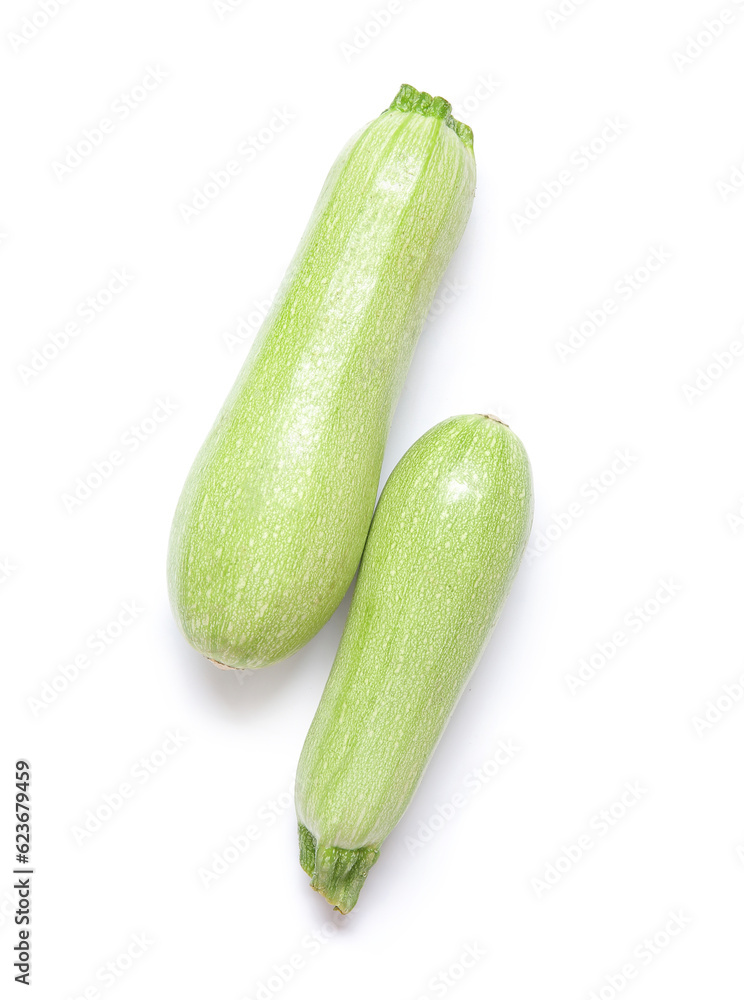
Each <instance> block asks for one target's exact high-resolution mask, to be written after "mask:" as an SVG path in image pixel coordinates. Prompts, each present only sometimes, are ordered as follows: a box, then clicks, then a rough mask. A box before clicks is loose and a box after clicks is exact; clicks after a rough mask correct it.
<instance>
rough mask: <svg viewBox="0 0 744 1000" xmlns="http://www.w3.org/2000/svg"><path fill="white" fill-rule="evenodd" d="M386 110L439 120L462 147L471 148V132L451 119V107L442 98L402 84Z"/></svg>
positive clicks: (460, 123) (468, 127)
mask: <svg viewBox="0 0 744 1000" xmlns="http://www.w3.org/2000/svg"><path fill="white" fill-rule="evenodd" d="M387 110H388V111H404V112H409V111H415V112H417V113H418V114H420V115H427V116H428V117H430V118H441V120H442V121H443V122H444V124H445V125H446V126H447V127H448V128H451V129H452V131H453V132H454V133H455V134H456V135H459V136H460V138H461V139H462V142H463V145H465V146H466V147H467V148H468V149H472V148H473V130H472V129H471V127H470V126H469V125H465V124H464V122H459V121H458V120H457V119H456V118H453V117H452V105H451V104H450V102H449V101H447V100H445V99H444V98H443V97H432V96H431V94H427V93H426V91H425V90H416V88H415V87H412V86H411V85H410V84H408V83H404V84H403V85H402V86H401V88H400V90H399V91H398V93H397V94H396V95H395V99H394V100H393V103H392V104H391V105H390V107H389V108H388V109H387Z"/></svg>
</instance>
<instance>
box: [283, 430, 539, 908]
mask: <svg viewBox="0 0 744 1000" xmlns="http://www.w3.org/2000/svg"><path fill="white" fill-rule="evenodd" d="M532 506H533V505H532V479H531V473H530V465H529V460H528V458H527V455H526V453H525V450H524V448H523V446H522V444H521V442H520V440H519V438H517V437H516V435H515V434H514V433H513V432H512V431H511V430H510V429H509V428H508V427H507V426H506V425H505V424H503V423H501V422H500V421H498V420H496V418H494V417H490V416H485V415H480V414H478V415H470V416H461V417H453V418H451V419H450V420H445V421H444V422H443V423H441V424H438V425H437V426H436V427H434V428H433V429H432V430H430V431H428V433H426V434H425V435H424V436H423V437H422V438H420V439H419V441H417V442H416V444H414V445H413V447H412V448H411V449H410V450H409V451H408V452H407V453H406V454H405V455H404V456H403V458H402V459H401V461H400V462H399V463H398V465H397V466H396V467H395V469H394V470H393V473H392V475H391V476H390V478H389V480H388V482H387V484H386V485H385V488H384V490H383V492H382V496H381V497H380V502H379V504H378V506H377V510H376V512H375V516H374V520H373V522H372V527H371V529H370V533H369V538H368V540H367V546H366V548H365V550H364V556H363V558H362V564H361V567H360V570H359V579H358V582H357V585H356V590H355V592H354V597H353V599H352V603H351V609H350V611H349V617H348V619H347V622H346V627H345V629H344V633H343V636H342V639H341V644H340V646H339V649H338V653H337V655H336V659H335V662H334V664H333V669H332V671H331V674H330V677H329V679H328V682H327V684H326V687H325V690H324V692H323V696H322V699H321V701H320V705H319V707H318V710H317V713H316V715H315V718H314V719H313V722H312V725H311V727H310V731H309V733H308V736H307V739H306V741H305V745H304V747H303V750H302V756H301V758H300V763H299V767H298V771H297V781H296V807H297V818H298V823H299V834H300V862H301V864H302V866H303V868H304V869H305V871H306V872H307V873H308V874H309V875H310V876H311V880H312V881H311V884H312V886H313V888H315V889H317V890H319V891H320V892H321V893H322V894H323V895H324V896H325V897H326V898H327V899H328V900H329V902H331V903H332V904H333V905H334V906H335V907H336V908H337V909H339V910H341V911H342V912H344V913H346V912H348V911H349V910H350V909H351V908H352V907H353V906H354V904H355V903H356V901H357V896H358V895H359V890H360V889H361V887H362V885H363V883H364V880H365V878H366V876H367V872H368V871H369V869H370V868H371V866H372V865H373V864H374V863H375V861H376V860H377V856H378V854H379V849H380V845H381V844H382V842H383V840H384V839H385V838H386V837H387V835H388V834H389V833H390V831H391V830H392V829H393V827H394V826H395V825H396V823H397V822H398V820H399V819H400V818H401V816H402V815H403V812H404V810H405V808H406V806H407V805H408V802H409V800H410V799H411V796H412V795H413V793H414V791H415V790H416V787H417V786H418V784H419V782H420V780H421V777H422V775H423V773H424V770H425V768H426V766H427V763H428V761H429V759H430V757H431V755H432V753H433V751H434V748H435V747H436V745H437V742H438V740H439V737H440V736H441V734H442V731H443V730H444V727H445V725H446V723H447V720H448V719H449V717H450V714H451V712H452V710H453V709H454V707H455V704H456V702H457V700H458V698H459V697H460V693H461V692H462V690H463V687H464V685H465V683H466V681H467V679H468V677H469V675H470V672H471V671H472V669H473V667H474V666H475V663H476V662H477V660H478V658H479V656H480V654H481V652H482V651H483V648H484V646H485V645H486V642H487V641H488V637H489V635H490V632H491V629H492V628H493V626H494V624H495V622H496V619H497V617H498V615H499V612H500V610H501V607H502V605H503V603H504V600H505V599H506V596H507V594H508V592H509V588H510V586H511V583H512V580H513V578H514V575H515V573H516V571H517V567H518V565H519V561H520V559H521V556H522V552H523V551H524V547H525V545H526V543H527V537H528V535H529V531H530V526H531V523H532Z"/></svg>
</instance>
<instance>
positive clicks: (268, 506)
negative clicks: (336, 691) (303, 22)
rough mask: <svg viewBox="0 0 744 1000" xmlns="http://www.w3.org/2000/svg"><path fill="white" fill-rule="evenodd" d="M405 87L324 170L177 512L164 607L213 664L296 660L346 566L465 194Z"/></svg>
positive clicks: (446, 148)
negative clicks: (303, 226) (291, 256)
mask: <svg viewBox="0 0 744 1000" xmlns="http://www.w3.org/2000/svg"><path fill="white" fill-rule="evenodd" d="M449 108H450V106H449V104H447V102H446V101H443V100H442V99H441V98H436V99H432V98H431V97H429V95H427V94H421V93H419V92H418V91H415V90H413V88H411V87H403V88H402V89H401V92H400V93H399V95H398V97H397V98H396V100H395V101H394V102H393V105H391V108H389V109H388V110H387V111H385V112H384V113H383V114H382V115H381V116H380V117H379V118H377V119H376V120H375V121H373V122H372V123H371V124H370V125H368V126H367V127H366V128H364V129H363V130H362V131H361V132H360V133H359V134H358V135H357V136H356V137H354V138H353V139H352V140H351V142H350V143H349V144H348V145H347V146H346V148H345V149H344V150H343V151H342V153H341V155H340V157H339V159H338V160H337V162H336V163H335V165H334V166H333V168H332V169H331V172H330V174H329V176H328V178H327V180H326V183H325V185H324V187H323V190H322V192H321V195H320V199H319V201H318V203H317V205H316V207H315V210H314V212H313V215H312V217H311V219H310V223H309V225H308V227H307V229H306V231H305V234H304V236H303V238H302V241H301V243H300V246H299V248H298V251H297V253H296V255H295V257H294V259H293V261H292V263H291V264H290V267H289V270H288V272H287V274H286V276H285V278H284V281H283V283H282V286H281V288H280V290H279V293H278V295H277V297H276V301H275V303H274V305H273V306H272V309H271V311H270V313H269V315H268V316H267V318H266V320H265V322H264V325H263V327H262V329H261V330H260V331H259V334H258V337H257V340H256V343H255V344H254V346H253V349H252V350H251V352H250V354H249V357H248V359H247V360H246V362H245V364H244V366H243V368H242V370H241V372H240V374H239V375H238V379H237V381H236V383H235V385H234V386H233V389H232V391H231V392H230V395H229V396H228V399H227V401H226V403H225V405H224V407H223V409H222V411H221V413H220V414H219V416H218V418H217V421H216V423H215V424H214V427H213V428H212V430H211V431H210V433H209V436H208V438H207V440H206V441H205V443H204V445H203V446H202V448H201V451H200V452H199V454H198V455H197V458H196V461H195V462H194V465H193V467H192V469H191V472H190V474H189V476H188V479H187V481H186V485H185V487H184V489H183V493H182V495H181V499H180V501H179V504H178V508H177V510H176V514H175V517H174V521H173V528H172V532H171V539H170V549H169V556H168V583H169V590H170V599H171V605H172V608H173V612H174V615H175V618H176V621H177V622H178V624H179V626H180V628H181V630H182V631H183V633H184V635H185V636H186V638H187V639H188V641H189V642H190V643H191V645H192V646H193V647H194V648H195V649H197V650H199V651H200V652H202V653H204V654H205V655H206V656H207V657H209V658H210V659H211V660H213V661H214V662H216V663H217V664H218V665H221V666H231V667H261V666H264V665H265V664H267V663H271V662H273V661H275V660H280V659H282V658H284V657H286V656H289V655H290V654H291V653H293V652H295V651H296V650H297V649H299V648H300V647H301V646H303V645H304V644H305V643H306V642H308V640H310V639H311V638H312V637H313V636H314V635H315V634H316V632H318V631H319V629H320V628H321V627H322V626H323V625H324V624H325V622H326V621H327V620H328V619H329V618H330V616H331V615H332V614H333V612H334V611H335V609H336V607H337V606H338V604H339V602H340V601H341V598H342V597H343V595H344V593H345V591H346V590H347V588H348V586H349V584H350V583H351V580H352V578H353V576H354V573H355V571H356V569H357V566H358V563H359V559H360V557H361V554H362V549H363V547H364V542H365V539H366V536H367V531H368V529H369V524H370V521H371V519H372V513H373V510H374V504H375V498H376V495H377V488H378V483H379V477H380V467H381V464H382V456H383V450H384V447H385V442H386V439H387V435H388V429H389V426H390V422H391V419H392V415H393V411H394V409H395V405H396V402H397V399H398V396H399V394H400V390H401V388H402V385H403V380H404V379H405V375H406V372H407V370H408V366H409V363H410V361H411V357H412V354H413V351H414V348H415V346H416V341H417V339H418V336H419V333H420V331H421V328H422V326H423V323H424V320H425V318H426V314H427V312H428V310H429V307H430V305H431V303H432V300H433V297H434V294H435V292H436V288H437V285H438V284H439V282H440V280H441V278H442V275H443V273H444V271H445V269H446V267H447V264H448V262H449V260H450V258H451V256H452V253H453V252H454V250H455V247H456V246H457V244H458V243H459V241H460V237H461V236H462V233H463V230H464V228H465V224H466V222H467V220H468V216H469V215H470V209H471V206H472V201H473V194H474V190H475V160H474V157H473V149H472V133H471V132H470V130H469V129H468V128H467V126H463V125H461V124H460V123H458V122H455V121H454V120H453V119H452V116H451V114H450V113H449Z"/></svg>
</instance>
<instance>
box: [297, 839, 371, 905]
mask: <svg viewBox="0 0 744 1000" xmlns="http://www.w3.org/2000/svg"><path fill="white" fill-rule="evenodd" d="M297 827H298V831H299V835H300V864H301V865H302V867H303V868H304V870H305V871H306V872H307V874H308V875H309V876H310V885H311V886H312V888H313V889H315V890H316V892H319V893H320V894H321V895H322V896H325V898H326V899H327V900H328V902H329V903H332V904H333V906H334V908H335V909H337V910H340V911H341V913H348V912H349V911H350V910H352V909H353V908H354V906H355V905H356V901H357V899H358V898H359V893H360V892H361V889H362V886H363V885H364V881H365V879H366V878H367V875H368V874H369V870H370V868H371V867H372V865H374V863H375V861H377V859H378V857H379V856H380V849H379V846H378V847H359V848H356V849H350V848H346V847H325V846H323V845H320V846H319V845H318V843H317V841H316V839H315V837H314V836H313V835H312V833H310V831H309V830H308V829H307V827H306V826H303V825H302V823H298V824H297Z"/></svg>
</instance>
